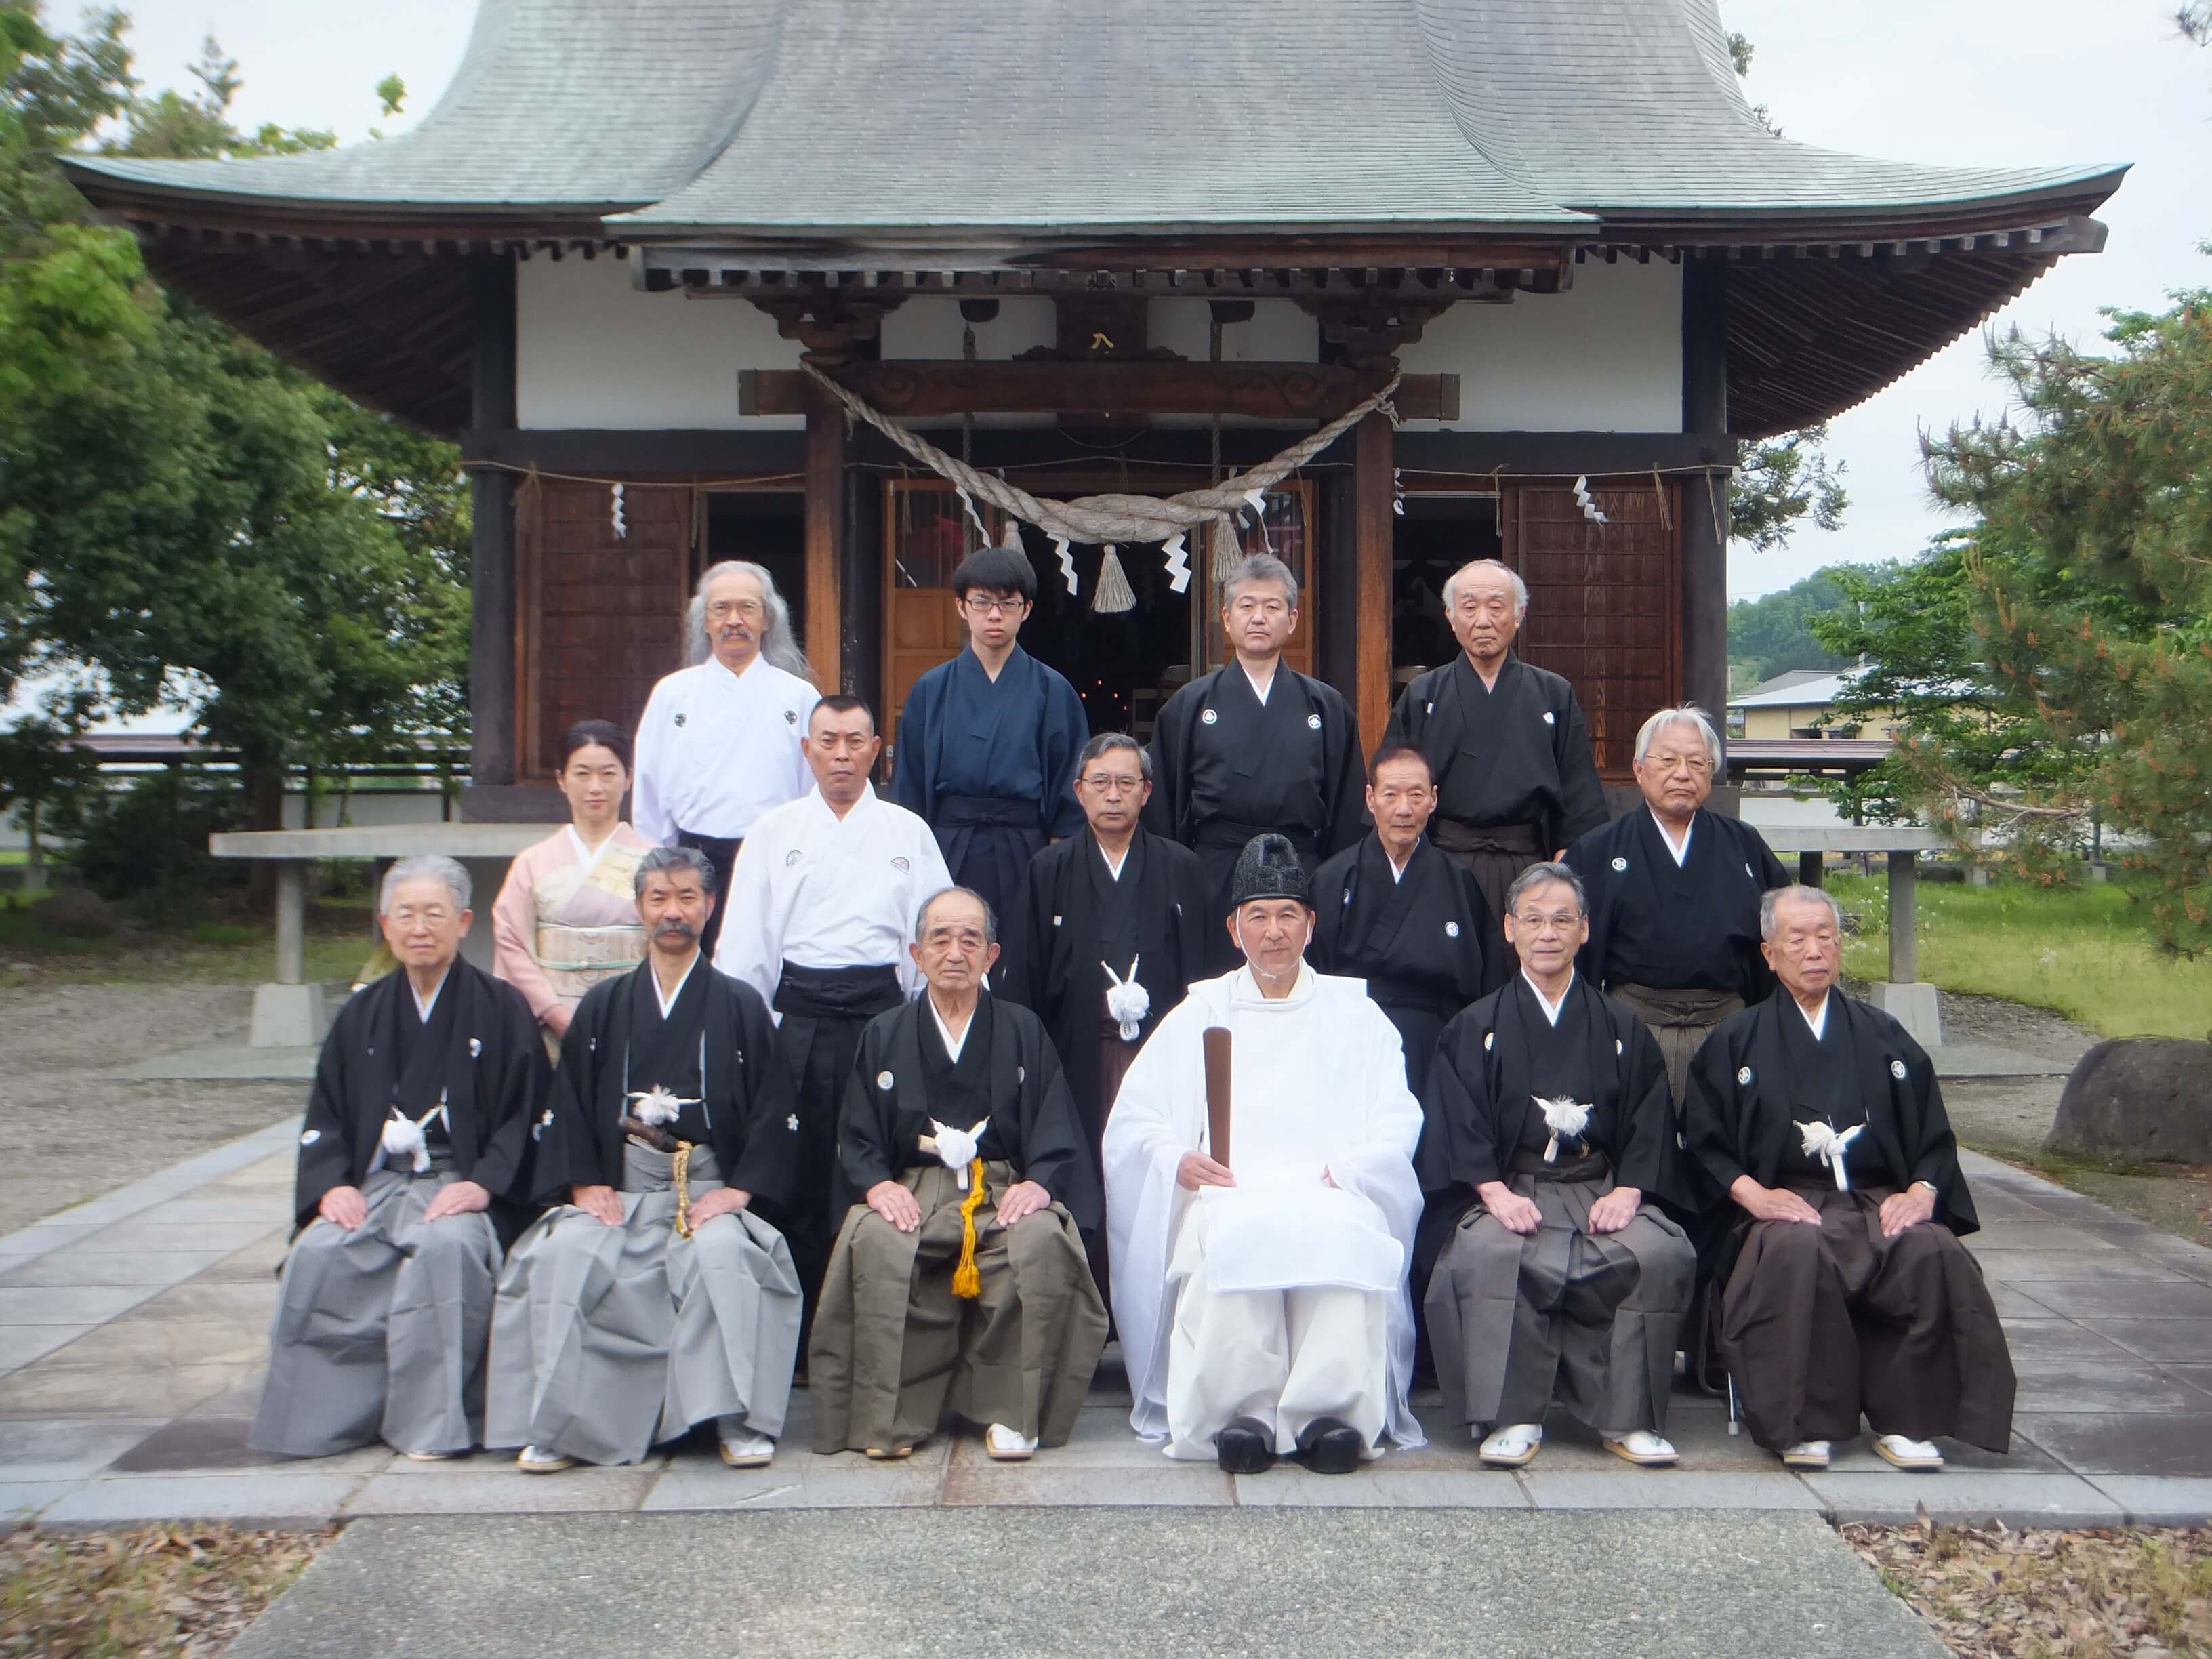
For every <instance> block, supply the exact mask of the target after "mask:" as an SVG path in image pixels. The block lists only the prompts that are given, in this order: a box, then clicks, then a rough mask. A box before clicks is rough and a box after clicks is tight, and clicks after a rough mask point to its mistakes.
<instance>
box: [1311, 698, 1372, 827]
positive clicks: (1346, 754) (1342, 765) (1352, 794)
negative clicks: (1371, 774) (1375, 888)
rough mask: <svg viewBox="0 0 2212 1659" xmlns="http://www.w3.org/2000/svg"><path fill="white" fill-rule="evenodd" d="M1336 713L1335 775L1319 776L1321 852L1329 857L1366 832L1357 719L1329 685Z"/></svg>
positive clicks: (1364, 772)
mask: <svg viewBox="0 0 2212 1659" xmlns="http://www.w3.org/2000/svg"><path fill="white" fill-rule="evenodd" d="M1330 693H1331V695H1332V696H1334V698H1335V714H1336V716H1337V718H1338V720H1340V721H1341V723H1342V728H1341V729H1342V733H1343V735H1342V737H1341V738H1340V741H1339V744H1338V752H1337V757H1336V766H1335V769H1334V770H1335V775H1334V777H1330V778H1325V779H1323V780H1322V783H1323V785H1324V787H1326V788H1327V789H1328V839H1327V840H1326V841H1325V842H1323V843H1322V849H1321V855H1322V857H1323V858H1328V857H1330V856H1332V855H1333V854H1338V853H1341V852H1342V851H1344V849H1345V848H1347V847H1357V846H1358V844H1359V841H1360V837H1361V836H1364V835H1365V834H1366V833H1367V762H1366V757H1364V755H1362V754H1361V753H1360V751H1359V720H1358V716H1357V715H1356V714H1353V713H1352V705H1351V703H1350V702H1346V699H1345V697H1344V695H1343V693H1341V692H1340V691H1336V690H1334V688H1333V687H1332V688H1331V689H1330Z"/></svg>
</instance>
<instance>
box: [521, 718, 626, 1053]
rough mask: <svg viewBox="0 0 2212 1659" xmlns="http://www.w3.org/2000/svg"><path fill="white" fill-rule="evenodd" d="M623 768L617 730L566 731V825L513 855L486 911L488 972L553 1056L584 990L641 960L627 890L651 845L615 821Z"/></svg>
mask: <svg viewBox="0 0 2212 1659" xmlns="http://www.w3.org/2000/svg"><path fill="white" fill-rule="evenodd" d="M629 769H630V746H629V738H628V737H627V736H626V735H625V734H624V733H623V730H622V728H621V727H619V726H616V725H614V724H613V723H612V722H611V721H609V720H580V721H578V722H577V723H576V724H575V725H574V726H570V727H569V728H568V731H567V732H565V733H564V734H563V735H562V738H561V771H560V778H559V781H560V784H561V793H562V794H564V795H566V796H567V797H568V812H569V822H568V824H567V826H566V827H564V828H562V829H559V830H557V831H556V832H555V833H554V834H552V835H550V836H547V837H546V838H545V839H544V841H541V842H538V845H536V846H535V847H532V848H527V849H526V850H525V851H523V852H521V853H520V854H516V856H515V860H514V862H513V864H512V865H511V866H508V869H507V881H506V884H504V885H503V886H501V888H500V890H499V897H498V898H497V899H496V900H495V902H493V904H492V908H491V932H492V971H493V972H494V973H495V974H497V975H499V977H500V978H501V979H503V980H505V981H507V983H509V984H510V985H512V986H513V987H515V988H516V989H517V990H519V991H520V992H521V993H522V994H523V997H524V998H525V1000H527V1001H528V1002H529V1004H530V1012H532V1013H533V1014H535V1015H537V1016H538V1024H540V1025H541V1026H543V1027H544V1031H545V1040H546V1043H547V1046H548V1047H550V1048H553V1049H554V1050H555V1052H556V1053H557V1052H558V1051H559V1048H560V1042H561V1034H562V1032H563V1031H565V1030H568V1016H569V1015H570V1014H572V1013H574V1012H575V1008H576V1005H577V1004H578V1003H579V1002H580V1001H581V1000H583V996H584V993H585V992H586V991H588V990H590V989H591V988H592V986H594V985H596V984H598V983H599V981H601V980H603V979H611V978H613V977H614V976H615V975H617V974H623V973H628V972H629V970H630V969H632V968H635V966H636V965H637V964H638V963H639V962H640V961H641V960H642V959H643V957H644V956H645V929H644V928H643V927H640V926H639V925H638V920H637V900H636V896H635V890H634V887H633V883H634V881H635V878H636V873H637V864H638V860H640V859H641V858H642V857H644V856H645V854H647V852H648V851H650V850H651V848H652V847H653V843H652V842H649V841H647V840H646V838H645V837H644V836H641V835H639V834H638V833H637V831H636V830H635V829H631V828H630V827H629V825H628V824H627V823H623V821H622V803H623V793H624V792H625V791H627V790H628V789H629Z"/></svg>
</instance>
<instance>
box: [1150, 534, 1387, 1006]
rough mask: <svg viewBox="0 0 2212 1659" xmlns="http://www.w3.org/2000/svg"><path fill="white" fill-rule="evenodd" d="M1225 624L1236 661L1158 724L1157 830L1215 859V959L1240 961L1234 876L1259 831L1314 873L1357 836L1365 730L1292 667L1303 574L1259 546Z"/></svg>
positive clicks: (1231, 579) (1210, 947) (1244, 566)
mask: <svg viewBox="0 0 2212 1659" xmlns="http://www.w3.org/2000/svg"><path fill="white" fill-rule="evenodd" d="M1221 625H1222V627H1223V628H1224V629H1225V630H1226V631H1227V633H1228V635H1229V644H1230V647H1231V649H1233V650H1234V651H1235V652H1236V653H1237V660H1236V661H1235V662H1233V663H1231V664H1229V665H1226V666H1225V667H1222V668H1217V669H1216V670H1214V671H1213V672H1212V673H1210V674H1201V675H1200V676H1199V677H1198V678H1196V679H1194V680H1193V681H1192V682H1191V683H1190V684H1188V685H1186V686H1184V687H1183V688H1182V690H1180V691H1178V692H1176V694H1175V696H1172V697H1170V698H1169V699H1168V701H1167V704H1166V706H1165V707H1164V708H1162V709H1161V710H1160V717H1159V723H1158V726H1155V727H1154V728H1153V732H1152V777H1153V780H1154V782H1155V785H1156V787H1155V789H1154V792H1153V794H1152V802H1151V804H1150V805H1148V806H1147V807H1146V809H1145V813H1146V816H1145V823H1146V827H1147V828H1148V829H1152V830H1155V831H1157V832H1158V834H1160V835H1163V836H1167V837H1168V838H1169V839H1170V841H1179V842H1182V844H1183V845H1184V846H1186V847H1188V848H1192V849H1193V850H1194V851H1195V852H1196V853H1197V854H1198V856H1199V859H1200V862H1201V863H1203V864H1204V865H1205V866H1206V903H1207V910H1208V915H1207V917H1206V969H1207V972H1208V973H1209V974H1214V975H1218V974H1225V973H1229V972H1231V971H1232V970H1233V969H1235V968H1236V967H1237V963H1238V961H1239V958H1238V957H1237V947H1236V945H1235V943H1234V942H1233V941H1232V940H1231V938H1230V936H1229V930H1228V927H1227V926H1226V924H1227V921H1228V919H1229V883H1230V878H1231V876H1232V875H1233V874H1234V873H1235V872H1236V869H1237V855H1238V854H1241V853H1242V852H1243V850H1244V845H1245V843H1246V842H1249V841H1250V840H1251V839H1252V837H1253V836H1257V835H1263V834H1267V833H1269V832H1273V833H1274V834H1278V835H1281V836H1287V837H1288V838H1289V840H1290V843H1291V846H1292V847H1294V848H1297V854H1298V860H1299V862H1300V863H1302V864H1304V866H1305V870H1306V873H1307V874H1308V875H1309V876H1310V875H1312V874H1313V872H1315V871H1316V870H1317V869H1318V868H1320V867H1321V862H1322V860H1323V859H1325V858H1328V856H1329V855H1330V854H1333V853H1340V852H1342V851H1343V850H1344V849H1345V848H1347V847H1349V846H1351V845H1352V843H1353V842H1356V841H1358V839H1359V836H1360V830H1361V824H1360V803H1361V797H1362V793H1363V785H1364V781H1365V780H1364V778H1363V776H1362V775H1361V772H1360V765H1359V757H1360V748H1359V729H1358V723H1357V722H1356V721H1355V720H1353V718H1352V706H1351V705H1350V704H1349V703H1347V702H1346V701H1345V700H1344V694H1343V693H1342V692H1340V691H1339V690H1337V689H1336V688H1335V687H1334V686H1331V685H1324V684H1322V682H1321V681H1319V680H1316V679H1313V678H1309V677H1308V676H1306V675H1304V674H1301V673H1299V672H1298V671H1297V670H1296V669H1291V668H1285V667H1284V666H1283V647H1285V645H1287V644H1288V643H1289V642H1290V638H1291V635H1292V634H1293V633H1294V632H1296V631H1297V625H1298V584H1297V578H1296V577H1295V576H1293V575H1291V572H1290V568H1289V567H1288V566H1287V565H1285V563H1284V562H1282V561H1281V560H1280V559H1278V558H1275V557H1273V556H1272V555H1269V554H1266V553H1255V554H1252V555H1251V556H1249V557H1246V558H1243V559H1240V560H1238V561H1237V563H1236V564H1235V565H1234V566H1232V567H1231V569H1230V571H1229V573H1228V575H1227V578H1226V580H1224V582H1223V583H1222V587H1221Z"/></svg>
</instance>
